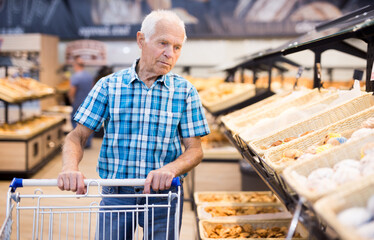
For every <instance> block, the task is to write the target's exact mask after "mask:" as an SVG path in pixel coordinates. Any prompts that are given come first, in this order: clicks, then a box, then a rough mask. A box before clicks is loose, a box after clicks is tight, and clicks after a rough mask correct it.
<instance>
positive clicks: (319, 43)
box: [281, 5, 374, 92]
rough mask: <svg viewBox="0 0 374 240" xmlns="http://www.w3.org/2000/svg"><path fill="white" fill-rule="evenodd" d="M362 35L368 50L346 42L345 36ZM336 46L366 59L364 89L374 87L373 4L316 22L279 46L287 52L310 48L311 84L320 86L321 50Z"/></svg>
mask: <svg viewBox="0 0 374 240" xmlns="http://www.w3.org/2000/svg"><path fill="white" fill-rule="evenodd" d="M350 38H355V39H361V40H363V41H364V42H366V43H367V51H366V52H365V51H363V50H361V49H359V48H357V47H355V46H353V45H351V44H349V43H347V42H346V41H344V40H346V39H350ZM330 49H333V50H338V51H340V52H343V53H347V54H350V55H353V56H356V57H359V58H363V59H366V60H367V62H366V90H367V91H369V92H371V91H373V90H374V82H373V81H370V78H371V72H372V67H373V60H374V55H373V54H372V52H373V50H374V5H368V6H366V7H363V8H361V9H358V10H357V11H354V12H351V13H349V14H346V15H344V16H342V17H340V18H338V19H335V20H333V21H330V22H327V23H324V24H322V25H319V26H317V27H316V28H315V29H314V30H312V31H310V32H308V33H306V34H304V35H302V36H300V37H298V38H297V39H295V40H293V41H291V42H290V43H289V45H288V46H287V47H285V48H284V49H282V50H281V52H282V54H283V55H288V54H291V53H295V52H300V51H303V50H311V51H312V52H313V53H314V55H315V58H314V60H315V61H314V86H313V87H314V88H316V87H318V88H320V87H321V86H322V85H321V78H320V74H319V72H318V65H320V63H321V54H322V53H323V52H325V51H326V50H330Z"/></svg>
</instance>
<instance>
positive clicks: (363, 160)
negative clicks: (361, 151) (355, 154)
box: [360, 154, 374, 166]
mask: <svg viewBox="0 0 374 240" xmlns="http://www.w3.org/2000/svg"><path fill="white" fill-rule="evenodd" d="M372 162H373V163H374V154H366V155H365V156H364V157H363V158H361V160H360V163H361V166H365V165H367V164H370V163H372Z"/></svg>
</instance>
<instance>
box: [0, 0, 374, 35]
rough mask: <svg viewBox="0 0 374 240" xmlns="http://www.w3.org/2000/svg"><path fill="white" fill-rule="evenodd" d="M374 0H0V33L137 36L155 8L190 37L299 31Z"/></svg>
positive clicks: (298, 32) (295, 32)
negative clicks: (171, 16)
mask: <svg viewBox="0 0 374 240" xmlns="http://www.w3.org/2000/svg"><path fill="white" fill-rule="evenodd" d="M369 4H372V0H360V1H357V0H345V1H338V0H320V1H314V0H157V1H154V0H126V1H124V0H105V1H103V0H82V1H76V0H33V1H30V0H17V1H15V0H0V34H15V33H45V34H52V35H57V36H58V37H59V38H60V39H88V38H90V39H102V38H127V39H129V38H131V39H135V37H136V32H137V31H139V29H140V25H141V22H142V20H143V19H144V17H145V16H146V15H147V14H148V13H149V12H151V11H152V10H154V9H167V10H170V11H173V12H175V13H176V14H177V15H178V16H179V17H180V18H181V19H182V20H183V21H184V22H185V24H186V31H187V35H188V38H204V37H208V38H212V37H214V38H230V37H235V38H245V37H256V36H257V37H258V36H261V37H282V36H295V35H300V34H303V33H305V32H308V31H310V30H312V28H313V27H314V26H316V25H317V24H319V23H321V22H325V21H329V20H332V19H336V18H338V17H340V16H342V15H344V14H346V13H349V12H352V11H354V10H357V9H359V8H361V7H364V6H367V5H369Z"/></svg>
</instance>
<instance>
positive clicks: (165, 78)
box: [123, 58, 173, 89]
mask: <svg viewBox="0 0 374 240" xmlns="http://www.w3.org/2000/svg"><path fill="white" fill-rule="evenodd" d="M139 60H140V58H138V59H136V60H135V61H134V63H133V64H132V66H131V68H130V78H125V79H123V82H124V83H125V84H126V85H130V84H131V83H132V82H133V81H135V80H138V81H141V80H140V78H139V76H138V74H137V73H136V65H137V64H138V62H139ZM172 75H173V74H172V73H171V72H168V73H167V74H165V75H162V76H160V77H158V78H157V80H156V81H157V82H160V83H163V84H164V85H165V86H166V87H167V88H168V89H169V88H170V77H171V76H172Z"/></svg>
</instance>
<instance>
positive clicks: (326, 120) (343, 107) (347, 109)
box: [243, 92, 373, 156]
mask: <svg viewBox="0 0 374 240" xmlns="http://www.w3.org/2000/svg"><path fill="white" fill-rule="evenodd" d="M372 106H373V96H372V93H364V92H363V93H362V95H361V96H358V97H356V98H353V99H352V100H350V101H348V102H345V103H343V104H340V105H339V106H336V107H333V108H331V109H327V110H325V111H323V112H321V113H318V114H316V115H314V116H312V117H310V118H308V119H306V120H303V121H300V122H297V123H295V124H291V125H289V126H287V127H286V128H284V129H282V130H280V131H277V132H273V133H271V134H268V135H267V136H266V137H263V138H261V139H257V140H253V141H249V142H248V145H249V146H251V148H252V149H253V151H255V152H256V153H257V154H258V155H259V156H263V155H264V154H265V151H266V150H263V149H262V148H261V147H262V146H267V145H270V144H271V143H273V142H275V141H278V140H280V139H282V140H283V139H285V138H289V137H295V136H299V135H300V134H303V133H306V132H309V131H316V130H319V129H321V128H324V127H326V126H328V125H330V124H332V123H335V122H337V121H340V120H342V119H344V118H347V117H349V116H352V115H353V114H356V113H358V112H360V111H363V110H365V109H367V108H370V107H372ZM243 140H245V139H243ZM245 141H246V140H245ZM292 142H293V141H291V142H289V143H287V144H292ZM275 148H276V147H275Z"/></svg>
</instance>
